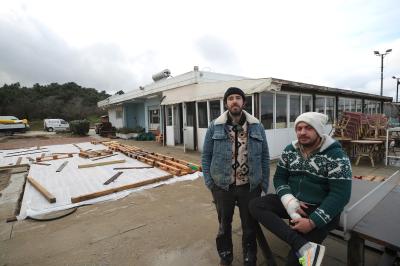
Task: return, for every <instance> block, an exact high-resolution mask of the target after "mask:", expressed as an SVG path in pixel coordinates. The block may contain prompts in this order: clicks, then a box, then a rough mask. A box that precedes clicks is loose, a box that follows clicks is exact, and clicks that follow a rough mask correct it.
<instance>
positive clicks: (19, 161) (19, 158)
mask: <svg viewBox="0 0 400 266" xmlns="http://www.w3.org/2000/svg"><path fill="white" fill-rule="evenodd" d="M21 162H22V157H18V160H17V162H16V163H15V165H19V164H21Z"/></svg>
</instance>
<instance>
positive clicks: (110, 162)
mask: <svg viewBox="0 0 400 266" xmlns="http://www.w3.org/2000/svg"><path fill="white" fill-rule="evenodd" d="M124 162H126V160H115V161H107V162H101V163H90V164H81V165H78V168H89V167H96V166H103V165H109V164H117V163H124Z"/></svg>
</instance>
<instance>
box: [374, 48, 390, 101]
mask: <svg viewBox="0 0 400 266" xmlns="http://www.w3.org/2000/svg"><path fill="white" fill-rule="evenodd" d="M391 51H392V49H387V50H386V52H385V53H384V54H381V53H379V51H374V54H375V55H376V56H380V57H381V96H382V95H383V58H384V57H385V55H387V54H388V53H390V52H391Z"/></svg>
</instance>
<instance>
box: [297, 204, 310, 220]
mask: <svg viewBox="0 0 400 266" xmlns="http://www.w3.org/2000/svg"><path fill="white" fill-rule="evenodd" d="M304 209H308V206H307V205H306V204H305V203H304V202H302V201H300V208H298V209H297V213H298V214H300V215H301V216H302V217H308V215H307V213H306V212H305V211H304Z"/></svg>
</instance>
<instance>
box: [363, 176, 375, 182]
mask: <svg viewBox="0 0 400 266" xmlns="http://www.w3.org/2000/svg"><path fill="white" fill-rule="evenodd" d="M374 177H375V176H373V175H368V176H364V177H363V180H367V181H372V180H373V179H374Z"/></svg>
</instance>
